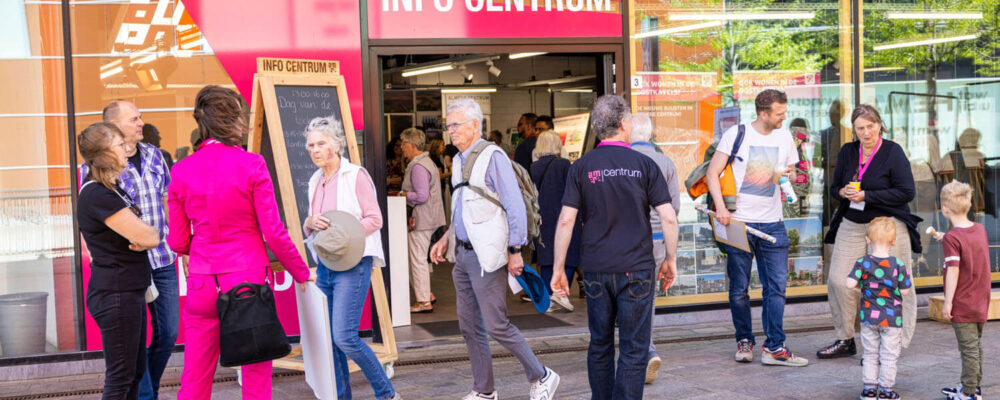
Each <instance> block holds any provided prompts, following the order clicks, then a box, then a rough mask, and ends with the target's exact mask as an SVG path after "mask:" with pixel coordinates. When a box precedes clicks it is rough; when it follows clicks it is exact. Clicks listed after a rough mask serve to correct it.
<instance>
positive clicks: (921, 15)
mask: <svg viewBox="0 0 1000 400" xmlns="http://www.w3.org/2000/svg"><path fill="white" fill-rule="evenodd" d="M885 17H886V18H888V19H983V13H978V12H887V13H885Z"/></svg>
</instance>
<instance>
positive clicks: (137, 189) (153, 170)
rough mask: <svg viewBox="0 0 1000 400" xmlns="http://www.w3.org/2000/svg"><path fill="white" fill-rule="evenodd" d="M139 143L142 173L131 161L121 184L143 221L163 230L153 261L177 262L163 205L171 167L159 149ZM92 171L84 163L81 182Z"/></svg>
mask: <svg viewBox="0 0 1000 400" xmlns="http://www.w3.org/2000/svg"><path fill="white" fill-rule="evenodd" d="M138 146H139V151H141V152H142V156H141V158H142V174H139V170H138V169H137V168H136V167H135V166H134V165H132V163H128V167H126V168H125V170H124V171H122V175H121V177H120V178H121V183H120V184H119V187H121V188H122V190H124V191H125V193H128V194H129V196H132V200H133V201H135V203H136V204H137V205H138V206H139V210H140V211H142V217H141V218H142V221H143V222H145V223H147V224H149V225H150V226H152V227H154V228H156V230H157V231H158V232H159V233H160V244H159V246H156V248H152V249H149V265H150V266H152V268H153V269H157V268H160V267H165V266H167V265H170V264H173V263H174V261H175V260H176V259H177V254H175V253H174V252H173V251H171V250H170V247H169V246H167V232H168V231H167V214H166V209H164V208H163V198H164V197H166V195H167V186H169V185H170V170H169V169H168V168H167V163H166V161H165V160H164V159H163V154H162V153H160V150H159V149H157V148H156V147H154V146H153V145H150V144H146V143H142V142H139V143H138ZM88 172H89V168H88V167H87V164H86V163H84V164H80V182H83V178H84V177H86V176H87V173H88Z"/></svg>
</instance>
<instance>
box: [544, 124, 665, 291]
mask: <svg viewBox="0 0 1000 400" xmlns="http://www.w3.org/2000/svg"><path fill="white" fill-rule="evenodd" d="M607 143H608V142H603V143H602V144H601V145H600V146H599V147H597V148H596V149H594V150H591V151H589V152H587V154H584V155H583V157H580V159H579V160H576V162H575V163H573V165H572V166H570V167H569V173H568V174H567V177H566V191H565V193H564V194H563V199H562V204H563V205H564V206H570V207H573V208H575V209H577V210H579V214H578V215H579V220H580V221H582V224H583V227H582V228H581V235H580V236H581V238H580V268H582V269H583V271H586V272H634V271H649V270H651V269H653V266H654V260H653V240H652V234H653V230H652V228H651V227H650V224H649V209H650V207H654V208H655V207H656V206H659V205H661V204H666V203H669V202H670V190H669V189H668V187H667V181H666V180H665V179H663V175H662V173H660V168H659V167H658V166H657V165H656V162H654V161H653V159H651V158H649V157H646V156H645V155H643V154H641V153H639V152H637V151H635V150H632V149H630V148H629V147H628V145H626V144H624V143H620V142H612V143H616V144H607Z"/></svg>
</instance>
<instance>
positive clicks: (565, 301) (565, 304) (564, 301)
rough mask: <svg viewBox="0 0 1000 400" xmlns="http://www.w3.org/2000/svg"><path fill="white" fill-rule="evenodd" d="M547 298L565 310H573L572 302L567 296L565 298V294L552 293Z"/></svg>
mask: <svg viewBox="0 0 1000 400" xmlns="http://www.w3.org/2000/svg"><path fill="white" fill-rule="evenodd" d="M549 299H550V300H552V301H554V302H555V303H556V304H558V305H559V307H562V308H563V309H565V310H566V311H573V303H570V302H569V298H567V297H566V296H562V295H558V294H553V295H552V297H550V298H549Z"/></svg>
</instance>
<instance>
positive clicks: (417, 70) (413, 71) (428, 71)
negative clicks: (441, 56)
mask: <svg viewBox="0 0 1000 400" xmlns="http://www.w3.org/2000/svg"><path fill="white" fill-rule="evenodd" d="M454 68H455V67H454V66H453V65H451V64H442V65H434V66H431V67H424V68H414V69H408V70H404V71H403V76H404V77H407V76H414V75H423V74H432V73H435V72H442V71H450V70H452V69H454Z"/></svg>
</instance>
